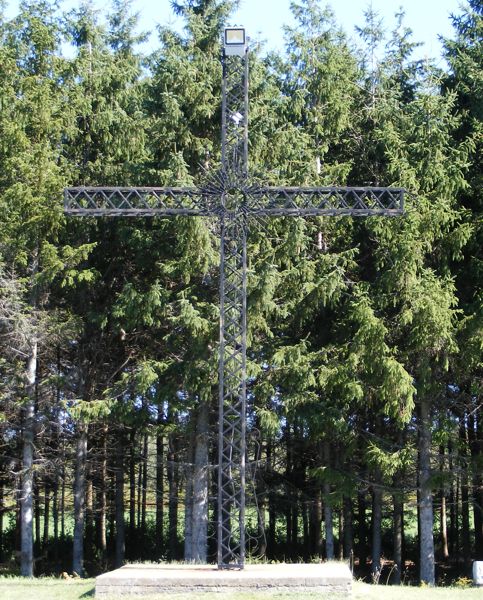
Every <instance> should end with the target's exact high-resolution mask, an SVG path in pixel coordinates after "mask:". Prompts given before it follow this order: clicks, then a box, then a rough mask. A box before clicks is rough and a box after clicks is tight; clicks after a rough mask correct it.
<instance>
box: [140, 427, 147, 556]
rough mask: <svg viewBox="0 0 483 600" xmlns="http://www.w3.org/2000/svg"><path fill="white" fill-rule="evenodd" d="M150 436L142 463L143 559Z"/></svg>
mask: <svg viewBox="0 0 483 600" xmlns="http://www.w3.org/2000/svg"><path fill="white" fill-rule="evenodd" d="M148 458H149V457H148V434H147V433H145V434H144V439H143V463H142V467H143V468H142V473H143V478H142V495H141V558H144V556H145V550H146V533H147V531H146V510H147V505H146V504H147V494H148Z"/></svg>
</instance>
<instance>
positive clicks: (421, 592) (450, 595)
mask: <svg viewBox="0 0 483 600" xmlns="http://www.w3.org/2000/svg"><path fill="white" fill-rule="evenodd" d="M0 598H5V600H89V599H90V598H94V580H93V579H70V580H68V581H64V580H62V579H54V578H50V577H45V578H39V579H32V580H25V579H21V578H19V577H0ZM131 598H136V600H140V598H142V599H143V600H194V598H193V594H157V595H155V596H142V597H140V596H135V597H132V596H130V597H128V596H119V597H113V598H111V599H110V600H130V599H131ZM198 598H202V600H339V599H340V598H341V596H338V595H336V594H328V595H321V594H316V593H307V594H300V593H295V594H289V593H276V592H274V593H269V592H259V593H256V594H254V593H244V592H237V593H232V594H210V593H207V594H203V596H201V595H200V596H198ZM482 598H483V595H482V590H481V589H478V588H465V589H460V588H457V587H450V588H427V587H425V588H417V587H408V586H400V587H393V586H385V585H379V586H374V585H369V584H367V583H362V582H359V581H357V582H355V583H354V588H353V593H352V600H481V599H482ZM196 600H198V599H196Z"/></svg>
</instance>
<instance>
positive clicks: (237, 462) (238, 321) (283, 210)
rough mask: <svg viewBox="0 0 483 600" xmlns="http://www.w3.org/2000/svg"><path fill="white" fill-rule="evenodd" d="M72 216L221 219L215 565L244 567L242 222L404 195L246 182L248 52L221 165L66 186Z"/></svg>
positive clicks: (238, 62) (381, 202) (226, 121)
mask: <svg viewBox="0 0 483 600" xmlns="http://www.w3.org/2000/svg"><path fill="white" fill-rule="evenodd" d="M64 210H65V212H66V213H67V214H69V215H73V216H94V217H121V216H123V217H142V216H144V217H156V216H159V217H168V216H176V215H184V216H211V217H213V216H217V217H218V218H219V221H220V236H221V244H220V247H221V251H220V305H221V310H220V361H219V389H220V392H219V437H218V457H219V465H218V568H220V569H227V568H239V569H242V568H243V567H244V562H245V468H246V467H245V455H246V435H245V433H246V321H247V308H246V278H247V267H246V264H247V263H246V252H247V243H246V242H247V231H248V226H247V223H248V220H249V218H250V217H253V218H257V217H288V216H291V217H308V216H343V215H350V216H353V217H357V216H361V217H362V216H364V217H365V216H375V215H378V216H396V215H401V214H402V213H403V211H404V190H403V189H401V188H385V187H314V188H312V187H276V186H263V185H258V184H256V183H251V182H250V180H249V178H248V52H247V51H246V52H245V53H240V54H235V55H232V54H229V55H227V54H224V55H223V89H222V159H221V169H220V170H219V171H217V172H216V173H214V174H211V176H210V178H209V181H208V182H206V183H205V184H204V185H203V186H200V187H199V188H190V187H138V188H132V187H72V188H67V189H66V190H65V191H64Z"/></svg>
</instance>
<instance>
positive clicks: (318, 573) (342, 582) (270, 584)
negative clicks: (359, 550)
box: [96, 562, 352, 598]
mask: <svg viewBox="0 0 483 600" xmlns="http://www.w3.org/2000/svg"><path fill="white" fill-rule="evenodd" d="M256 590H259V591H269V590H275V591H287V592H288V591H291V592H297V591H300V592H337V593H339V594H341V595H345V596H350V594H351V591H352V575H351V572H350V570H349V567H348V566H347V565H346V564H345V563H338V562H329V563H322V564H275V565H246V566H245V569H243V570H242V571H231V570H230V571H225V570H223V571H220V570H218V569H217V568H216V567H214V566H212V565H126V566H125V567H122V568H121V569H117V570H116V571H111V572H110V573H105V574H104V575H100V576H99V577H97V579H96V597H98V598H102V597H103V596H109V595H122V594H124V595H128V594H132V595H140V596H141V595H148V594H160V593H193V594H198V593H201V592H221V593H223V592H236V591H247V592H249V591H256ZM194 597H196V596H194Z"/></svg>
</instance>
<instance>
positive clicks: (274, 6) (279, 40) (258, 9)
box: [7, 0, 460, 61]
mask: <svg viewBox="0 0 483 600" xmlns="http://www.w3.org/2000/svg"><path fill="white" fill-rule="evenodd" d="M7 2H8V13H7V15H9V16H13V15H14V14H15V12H16V9H17V6H18V0H7ZM371 3H372V6H373V8H374V10H376V11H377V12H378V13H379V15H380V17H382V18H383V19H384V25H385V27H386V28H387V29H388V31H390V30H391V29H392V28H393V25H394V13H395V12H396V11H398V9H399V8H400V6H401V5H402V6H403V8H404V10H405V12H406V24H407V25H408V26H409V27H410V28H411V29H412V30H413V33H414V40H415V41H418V42H423V43H424V45H423V46H422V47H421V48H420V49H418V51H417V52H418V54H417V58H425V57H428V58H433V59H436V60H437V61H438V60H439V59H440V55H441V44H440V42H439V41H438V35H443V36H451V35H452V32H453V30H452V26H451V22H450V19H449V15H450V13H456V14H458V13H459V12H460V10H459V4H460V2H459V0H329V2H325V1H324V0H321V5H322V6H324V5H326V4H329V5H330V6H331V7H332V8H333V10H334V11H335V15H336V18H337V21H338V22H339V23H340V25H341V26H342V27H343V29H344V30H345V31H346V32H347V33H348V34H349V35H353V34H354V27H355V25H362V23H363V13H364V10H365V9H366V8H367V7H368V6H369V5H370V4H371ZM62 4H63V6H65V7H74V6H76V5H78V4H79V2H76V1H75V0H64V1H63V2H62ZM94 4H95V5H97V6H98V7H100V8H105V7H106V6H108V4H109V0H107V1H103V0H94ZM290 4H291V0H241V6H240V8H239V10H238V11H237V12H236V13H235V14H234V15H233V18H232V19H231V22H230V23H229V25H243V26H244V27H245V28H246V29H247V33H248V35H250V36H251V37H254V38H256V39H262V40H266V42H267V44H266V47H267V49H270V50H277V51H282V50H283V25H286V24H288V25H290V23H292V22H293V21H292V17H291V13H290ZM133 10H134V11H136V12H139V16H140V28H141V30H153V29H154V28H155V25H156V24H161V25H167V24H171V25H175V26H176V25H177V26H180V24H179V22H178V24H177V22H176V19H175V17H174V16H173V13H172V10H171V8H170V1H169V0H133ZM154 42H155V40H153V41H152V42H151V43H153V44H154Z"/></svg>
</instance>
